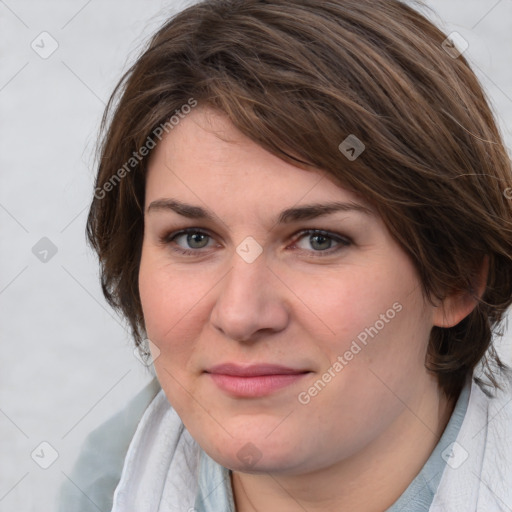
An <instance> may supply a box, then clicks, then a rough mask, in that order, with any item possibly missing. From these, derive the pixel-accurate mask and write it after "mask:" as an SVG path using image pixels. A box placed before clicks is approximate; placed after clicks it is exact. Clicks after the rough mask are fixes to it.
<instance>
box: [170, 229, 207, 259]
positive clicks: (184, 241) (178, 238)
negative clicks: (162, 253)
mask: <svg viewBox="0 0 512 512" xmlns="http://www.w3.org/2000/svg"><path fill="white" fill-rule="evenodd" d="M211 241H212V237H211V236H210V235H209V234H208V233H207V232H205V231H202V230H200V229H197V228H188V229H184V230H182V231H178V232H177V233H171V234H170V235H167V236H164V237H163V238H162V239H161V242H162V243H164V244H166V245H171V248H172V250H173V251H176V252H179V253H182V254H198V253H199V252H201V251H200V249H204V248H207V247H209V245H208V244H209V242H211Z"/></svg>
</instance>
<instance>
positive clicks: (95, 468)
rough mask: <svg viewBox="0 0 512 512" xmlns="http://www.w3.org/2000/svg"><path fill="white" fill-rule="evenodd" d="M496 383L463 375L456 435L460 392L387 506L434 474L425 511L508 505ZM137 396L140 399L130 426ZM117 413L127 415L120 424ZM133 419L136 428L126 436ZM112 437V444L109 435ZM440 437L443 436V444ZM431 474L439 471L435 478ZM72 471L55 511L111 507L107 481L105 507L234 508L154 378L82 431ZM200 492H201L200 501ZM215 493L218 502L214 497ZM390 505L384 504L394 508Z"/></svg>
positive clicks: (510, 493) (494, 509)
mask: <svg viewBox="0 0 512 512" xmlns="http://www.w3.org/2000/svg"><path fill="white" fill-rule="evenodd" d="M503 386H504V390H503V391H498V392H497V393H496V397H495V398H490V397H488V396H487V395H486V394H484V392H483V391H482V389H481V388H480V386H479V385H478V384H477V383H476V382H474V381H473V380H472V381H468V384H467V393H468V394H469V402H467V411H466V414H465V416H464V419H463V421H462V425H461V426H460V430H459V431H458V433H456V434H455V435H456V441H455V442H454V441H451V439H452V438H453V435H454V432H455V431H456V430H457V427H458V425H457V422H459V423H460V421H459V420H460V419H461V418H460V412H461V411H463V408H464V407H463V406H464V400H465V399H464V393H461V396H460V397H459V400H458V402H457V406H456V408H455V410H454V413H453V414H452V417H451V418H450V422H449V423H448V426H447V428H446V429H445V432H444V433H443V436H442V438H441V440H440V442H439V443H438V445H437V446H436V448H435V450H434V451H433V453H432V455H431V457H430V458H429V460H428V461H427V463H426V464H425V466H424V468H423V470H422V472H421V473H420V474H419V475H418V476H417V477H416V479H415V480H414V481H413V482H412V483H411V485H410V486H409V487H408V489H407V490H406V492H405V493H404V494H403V495H402V497H401V498H399V500H398V501H397V502H395V504H394V505H393V507H397V506H399V507H401V508H403V511H404V512H420V510H424V509H420V508H418V509H416V508H411V507H412V506H413V505H411V503H414V502H409V501H408V503H409V505H408V506H407V505H404V501H403V498H404V496H405V497H406V498H407V495H408V494H409V495H410V494H411V493H413V494H414V489H415V488H417V487H415V482H416V483H418V482H417V480H418V478H419V479H420V480H421V481H423V482H424V481H425V479H426V480H428V479H429V475H433V477H432V478H433V480H432V482H431V486H432V489H430V491H431V494H433V492H434V489H436V488H437V489H436V490H435V495H434V496H433V499H432V495H431V496H430V499H432V503H431V504H430V508H429V509H427V510H429V511H430V512H471V511H478V512H480V511H482V512H501V511H503V512H505V511H508V512H510V509H511V507H512V485H511V482H512V445H511V443H509V442H508V440H509V439H511V438H512V380H511V379H510V378H509V379H507V380H504V381H503ZM155 395H156V396H155ZM461 399H462V400H461ZM466 399H467V395H466ZM143 402H145V403H146V404H147V407H146V408H145V410H144V415H143V416H142V419H141V420H140V421H139V422H138V426H137V421H138V418H140V411H141V409H142V404H143ZM138 415H139V416H138ZM121 418H123V419H121ZM120 421H127V423H125V425H124V426H121V425H120ZM134 426H135V427H137V428H136V432H135V434H134V435H133V434H132V435H133V438H132V436H131V435H130V433H133V431H134ZM114 439H115V440H116V442H115V443H114V446H113V447H112V450H111V447H110V441H111V440H114ZM130 439H131V443H130ZM447 441H450V443H449V445H448V446H447V447H445V445H444V443H445V442H447ZM127 443H130V446H129V448H128V449H127V450H126V451H125V452H124V453H125V454H126V458H125V460H124V465H123V460H122V457H121V453H122V451H123V449H124V447H126V445H127ZM452 443H455V444H453V449H452V450H451V453H450V449H449V448H450V445H452ZM109 452H110V453H109ZM440 453H442V454H444V455H443V456H444V458H445V459H446V460H448V461H449V464H447V465H445V467H444V470H443V466H442V464H441V465H439V460H438V457H439V454H440ZM450 454H451V457H450ZM432 457H434V458H432ZM429 463H431V464H429ZM121 467H122V468H123V469H122V474H121V472H120V468H121ZM429 467H430V470H429V469H428V468H429ZM425 470H427V472H426V473H425ZM429 471H430V472H429ZM440 473H442V476H441V474H440ZM435 475H437V476H438V477H439V476H440V477H441V478H440V481H439V485H438V486H436V485H435V478H436V477H435ZM432 478H431V479H432ZM71 479H72V480H73V482H74V483H75V485H76V486H78V487H79V488H80V489H81V491H83V494H82V492H81V491H80V490H78V489H77V488H76V487H75V488H73V489H71V485H70V484H67V485H66V483H65V485H64V487H63V490H62V493H61V496H62V499H61V508H60V509H59V511H60V512H89V511H91V512H92V511H95V512H97V510H98V509H99V510H102V511H105V512H107V511H109V510H111V505H112V495H113V494H114V488H115V500H114V505H113V508H112V512H164V511H165V512H171V511H178V510H179V511H182V512H196V511H199V512H228V511H229V510H230V508H229V507H230V506H231V510H234V504H233V500H232V494H231V487H230V480H229V470H227V469H226V468H223V467H222V466H220V465H219V464H217V463H216V462H215V461H213V460H212V459H211V458H209V457H208V455H207V454H206V453H205V452H204V451H203V450H202V449H201V448H200V447H199V446H198V445H197V443H196V442H195V440H194V439H192V437H191V436H190V434H189V433H188V431H187V430H186V429H185V428H184V425H183V423H182V422H181V420H180V418H179V416H178V415H177V414H176V412H175V411H174V409H172V407H171V406H170V405H169V403H168V401H167V399H166V397H165V395H164V393H163V391H161V390H160V389H159V385H158V383H157V382H156V381H153V382H152V383H150V385H148V386H147V387H146V388H145V389H144V390H143V391H142V392H141V393H140V395H139V396H137V397H136V399H134V401H132V403H130V404H129V406H128V407H127V408H126V409H125V410H124V411H122V412H121V413H119V414H118V415H117V416H116V417H115V418H113V419H112V420H110V421H109V422H107V423H106V424H105V425H104V426H101V427H100V428H99V429H97V430H96V431H95V432H93V433H92V434H91V435H90V436H89V439H88V440H87V442H86V444H85V447H84V450H83V452H82V454H81V456H80V458H79V460H78V462H77V464H76V466H75V469H74V471H73V472H72V475H71ZM116 481H117V482H116ZM116 483H117V487H116ZM427 487H428V486H427ZM84 495H85V496H87V497H88V498H87V497H84ZM205 495H208V498H207V499H205V500H204V502H203V499H204V496H205ZM89 498H90V500H92V501H93V502H94V505H93V504H92V503H91V501H90V500H89ZM409 498H410V496H409ZM222 499H224V500H225V502H224V505H222V503H223V502H222V501H219V500H222ZM219 504H221V505H219ZM219 506H224V508H218V507H219ZM226 506H227V507H228V508H226ZM414 506H416V505H414ZM208 507H209V508H208ZM393 507H392V508H391V509H390V511H392V512H397V511H398V510H400V508H398V509H397V510H396V511H395V509H394V508H393ZM390 511H387V512H390Z"/></svg>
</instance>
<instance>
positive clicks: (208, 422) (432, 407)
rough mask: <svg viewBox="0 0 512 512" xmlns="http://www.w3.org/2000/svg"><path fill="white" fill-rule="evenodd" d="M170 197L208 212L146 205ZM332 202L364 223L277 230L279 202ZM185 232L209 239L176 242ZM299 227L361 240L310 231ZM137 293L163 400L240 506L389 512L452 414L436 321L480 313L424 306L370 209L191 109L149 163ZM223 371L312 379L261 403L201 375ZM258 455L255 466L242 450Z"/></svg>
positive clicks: (455, 301)
mask: <svg viewBox="0 0 512 512" xmlns="http://www.w3.org/2000/svg"><path fill="white" fill-rule="evenodd" d="M340 158H342V156H341V154H340ZM347 165H348V162H347ZM169 198H173V199H176V200H179V201H181V202H184V203H188V204H191V205H195V206H200V207H202V208H205V209H207V210H208V211H210V212H211V213H212V215H213V216H214V218H213V220H210V219H190V218H186V217H184V216H182V215H179V214H178V213H176V212H174V211H172V210H170V209H167V208H156V207H153V208H149V207H150V205H151V204H152V203H153V202H155V201H159V200H163V199H169ZM330 201H342V202H348V203H357V204H358V205H361V206H363V207H366V208H368V209H369V210H370V212H369V213H364V212H360V211H355V210H354V211H339V212H336V213H333V214H330V215H324V216H320V217H317V218H314V219H310V220H301V221H294V222H292V223H289V224H288V223H287V224H282V225H279V224H276V222H275V219H277V217H278V215H279V214H280V212H281V211H282V210H284V209H286V208H291V207H296V206H302V205H305V204H311V203H322V204H323V203H326V202H330ZM185 228H197V229H200V230H201V231H203V232H206V234H207V235H209V236H204V237H201V236H200V235H199V237H197V236H196V238H192V239H190V237H189V238H188V239H187V236H186V235H182V236H180V237H178V238H175V239H174V240H171V238H172V236H169V235H173V234H175V233H176V232H178V231H180V230H182V229H185ZM306 229H321V230H325V231H328V232H329V233H332V234H334V235H335V236H338V237H344V238H346V237H348V238H349V239H350V241H351V243H349V244H348V245H347V244H346V243H341V242H339V241H338V240H337V239H336V238H333V237H331V238H327V239H318V238H315V237H314V236H312V235H308V234H305V235H304V234H302V235H301V231H303V230H306ZM248 236H250V237H253V238H254V239H255V240H256V241H257V243H258V244H259V245H260V246H261V248H262V250H263V252H262V253H261V254H260V255H259V256H258V257H257V258H256V259H255V260H254V261H253V262H252V263H248V262H247V261H245V260H244V259H243V258H242V257H241V256H240V255H239V254H238V253H237V252H236V248H237V247H238V246H239V245H240V244H241V242H242V241H244V240H245V239H246V237H248ZM325 247H328V249H325ZM179 249H185V250H189V251H192V254H188V255H185V254H181V253H179V252H178V250H179ZM322 252H323V253H324V255H322V254H321V253H322ZM139 287H140V296H141V301H142V306H143V312H144V319H145V325H146V330H147V334H148V338H149V339H150V340H151V341H152V342H153V343H154V344H155V345H156V346H157V347H158V348H159V350H160V355H159V357H158V358H157V359H156V360H155V369H156V373H157V376H158V379H159V381H160V383H161V385H162V388H163V390H164V392H165V394H166V396H167V398H168V400H169V402H170V403H171V404H172V406H173V407H174V408H175V409H176V411H177V412H178V414H179V415H180V417H181V418H182V420H183V422H184V424H185V426H186V428H187V429H188V430H189V432H190V433H191V435H192V436H193V437H194V438H195V439H196V441H197V442H198V443H199V444H200V445H201V447H202V448H203V449H204V450H205V451H206V452H207V453H208V454H209V455H210V456H211V457H212V458H213V459H214V460H216V461H217V462H218V463H220V464H222V465H223V466H225V467H227V468H230V469H231V470H232V471H233V473H232V482H231V483H232V486H233V492H234V496H235V501H236V509H237V511H239V512H249V511H266V510H280V511H281V512H292V511H304V510H307V511H308V512H315V511H320V510H322V511H325V510H329V511H330V510H333V511H334V510H364V511H367V512H372V511H375V512H377V511H382V510H385V509H386V508H388V507H389V506H391V505H392V504H393V503H394V502H395V501H396V499H398V497H399V496H400V495H401V494H402V493H403V491H404V490H405V489H406V488H407V486H408V485H409V484H410V482H411V481H412V480H413V479H414V477H415V476H416V474H417V473H418V472H419V471H420V470H421V468H422V466H423V464H424V463H425V462H426V460H427V459H428V457H429V456H430V454H431V452H432V450H433V448H434V447H435V445H436V444H437V442H438V440H439V437H440V436H441V434H442V432H443V430H444V428H445V426H446V424H447V422H448V419H449V417H450V415H451V413H452V411H453V407H454V403H453V402H452V403H450V402H449V401H448V400H447V399H446V398H445V396H444V395H443V394H442V393H441V392H440V390H439V388H438V385H437V381H436V379H435V377H434V376H433V375H431V374H430V373H429V372H427V370H426V369H425V367H424V361H425V354H426V349H427V343H428V339H429V333H430V331H431V329H432V327H433V326H434V325H438V326H444V327H448V326H450V325H455V324H456V323H458V322H459V321H460V320H461V319H462V318H464V317H465V316H466V315H467V314H468V313H469V312H470V311H471V309H472V307H473V306H474V304H473V303H472V302H471V301H469V300H467V299H466V298H464V297H462V298H461V297H448V298H447V299H446V300H445V301H444V302H443V303H440V304H436V306H432V305H431V304H429V303H428V302H426V301H425V299H424V298H423V295H422V293H421V286H420V281H419V278H418V275H417V272H416V270H415V268H414V267H413V265H412V263H411V261H410V260H409V258H408V256H407V255H406V254H405V252H404V251H403V250H402V249H401V248H400V246H399V245H398V244H397V243H396V242H395V241H394V239H393V238H392V237H391V235H390V233H389V231H388V230H387V228H386V227H385V225H384V223H383V222H382V220H381V219H380V218H379V217H378V216H377V215H376V214H375V213H374V212H373V210H371V208H370V205H368V204H367V203H365V202H364V200H363V199H362V198H361V197H358V196H357V195H356V194H354V193H352V192H350V191H348V190H345V189H343V188H341V187H339V186H338V185H337V184H336V183H335V182H334V181H332V180H331V179H330V178H329V176H328V174H326V173H325V172H322V171H321V170H318V171H308V170H303V169H300V168H298V167H295V166H293V165H291V164H289V163H286V162H284V161H282V160H280V159H279V158H277V157H276V156H274V155H272V154H270V153H268V152H267V151H265V150H264V149H263V148H261V147H260V146H258V145H256V144H255V143H253V142H252V141H250V140H249V139H247V138H246V137H244V136H243V135H242V134H241V133H239V132H238V131H237V130H236V129H235V128H234V127H233V125H232V124H231V123H230V122H229V121H228V120H227V119H226V118H224V117H223V116H222V115H220V114H217V113H215V112H214V111H211V110H208V109H204V108H202V107H198V108H196V109H195V110H193V111H192V113H191V114H189V115H188V116H187V117H186V118H185V119H184V120H182V121H181V122H180V124H179V125H178V126H177V127H175V128H174V129H173V131H171V132H170V133H169V134H168V135H167V136H166V137H165V138H164V139H163V140H162V142H161V143H160V144H159V145H158V146H157V148H155V150H154V151H153V153H152V155H151V161H150V164H149V170H148V176H147V183H146V197H145V234H144V241H143V248H142V259H141V263H140V273H139ZM396 303H399V304H400V305H401V306H402V309H401V311H400V312H397V313H396V315H395V316H394V318H393V319H391V320H389V321H388V322H387V323H385V326H384V327H383V328H382V329H380V330H379V332H378V334H377V335H375V336H374V337H373V338H369V341H368V343H367V345H366V346H364V347H363V348H362V349H361V350H360V352H358V353H357V354H356V355H354V357H353V358H352V360H350V361H347V364H346V365H344V367H343V369H342V370H341V371H339V372H335V377H333V378H332V379H331V381H330V382H329V383H328V384H327V385H326V386H325V387H324V388H323V389H322V390H321V391H320V392H319V393H317V394H316V396H314V397H312V398H311V400H310V401H309V403H307V404H302V403H300V402H299V400H298V398H297V397H298V395H299V393H301V392H304V391H307V390H308V389H309V388H310V387H311V386H312V385H313V384H314V383H315V381H317V380H318V379H319V378H321V377H322V375H323V374H324V373H325V372H326V371H327V370H328V368H330V367H331V368H332V365H333V363H334V362H335V361H336V360H337V358H338V356H340V355H343V354H345V352H346V351H347V350H349V348H350V345H351V343H352V341H353V340H355V339H356V338H357V336H358V334H360V333H361V332H362V331H364V330H365V328H367V327H370V326H374V325H375V324H376V321H377V320H379V318H382V317H381V316H380V315H382V314H386V311H388V310H389V309H390V308H392V305H393V304H396ZM226 362H237V363H240V364H248V363H261V362H267V363H274V364H281V365H286V366H289V367H292V368H300V369H307V370H309V371H310V373H309V374H307V375H305V376H304V377H302V378H301V379H300V380H299V381H297V382H295V383H293V384H291V385H290V386H287V387H285V388H283V389H280V390H279V391H276V392H274V393H272V394H270V395H268V396H265V397H261V398H235V397H232V396H230V395H228V394H226V393H225V392H224V391H222V390H220V389H219V388H218V387H217V385H216V384H215V383H214V382H213V381H212V379H211V377H210V376H209V375H208V374H207V373H205V370H206V369H208V368H210V367H211V366H213V365H216V364H220V363H226ZM248 443H252V445H253V446H254V447H256V449H257V452H256V453H258V454H259V457H260V458H259V460H258V461H257V462H256V463H254V461H252V462H251V463H249V462H248V461H246V460H244V459H241V458H239V457H238V456H237V454H238V452H239V450H241V449H245V450H247V444H248ZM244 447H246V448H244Z"/></svg>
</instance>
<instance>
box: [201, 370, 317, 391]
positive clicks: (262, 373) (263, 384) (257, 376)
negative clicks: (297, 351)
mask: <svg viewBox="0 0 512 512" xmlns="http://www.w3.org/2000/svg"><path fill="white" fill-rule="evenodd" d="M206 373H207V374H208V375H210V377H211V378H212V380H213V381H214V382H215V384H216V385H217V386H218V387H219V388H220V389H222V390H223V391H225V392H227V393H229V394H231V395H233V396H237V397H245V398H251V397H252V398H256V397H261V396H265V395H268V394H270V393H272V392H274V391H277V390H279V389H281V388H284V387H286V386H289V385H290V384H293V383H294V382H297V381H298V380H300V379H301V378H302V377H304V375H306V374H307V373H309V371H308V370H300V369H294V368H288V367H285V366H280V365H273V364H256V365H250V366H239V365H236V364H232V363H227V364H220V365H217V366H213V367H212V368H210V369H209V370H207V371H206Z"/></svg>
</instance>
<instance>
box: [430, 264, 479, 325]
mask: <svg viewBox="0 0 512 512" xmlns="http://www.w3.org/2000/svg"><path fill="white" fill-rule="evenodd" d="M488 274H489V257H488V256H484V257H483V259H482V262H481V264H480V267H479V268H478V272H477V274H476V277H475V283H474V285H473V290H472V292H470V291H469V290H468V291H465V292H461V291H458V292H453V293H450V294H448V295H447V296H446V297H445V298H444V299H443V300H442V301H441V303H440V304H439V305H438V306H436V307H435V308H434V312H433V324H434V325H435V326H436V327H443V328H448V327H453V326H455V325H457V324H458V323H459V322H461V321H462V320H464V318H466V317H467V316H468V315H469V314H470V313H471V312H472V311H473V309H475V307H476V305H477V303H478V302H477V298H481V297H482V295H483V294H484V291H485V287H486V284H487V276H488Z"/></svg>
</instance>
